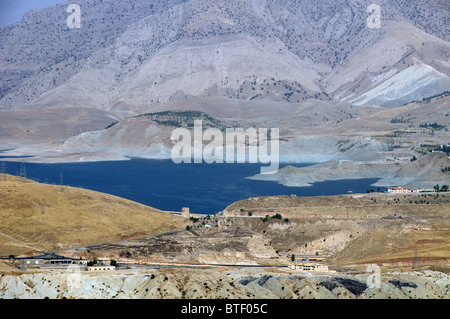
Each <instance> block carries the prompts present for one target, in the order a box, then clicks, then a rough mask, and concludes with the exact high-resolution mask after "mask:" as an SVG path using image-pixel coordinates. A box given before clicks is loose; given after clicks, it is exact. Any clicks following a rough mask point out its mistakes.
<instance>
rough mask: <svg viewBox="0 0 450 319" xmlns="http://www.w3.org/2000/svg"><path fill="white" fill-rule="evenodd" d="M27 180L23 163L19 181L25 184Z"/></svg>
mask: <svg viewBox="0 0 450 319" xmlns="http://www.w3.org/2000/svg"><path fill="white" fill-rule="evenodd" d="M25 178H27V172H26V170H25V163H24V162H22V164H21V165H20V173H19V181H20V182H24V181H25Z"/></svg>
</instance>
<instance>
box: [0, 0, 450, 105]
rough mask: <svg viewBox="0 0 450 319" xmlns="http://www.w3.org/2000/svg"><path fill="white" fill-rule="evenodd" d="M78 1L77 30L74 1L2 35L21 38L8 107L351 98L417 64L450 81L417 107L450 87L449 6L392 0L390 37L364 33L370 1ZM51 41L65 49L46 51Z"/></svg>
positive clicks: (7, 59)
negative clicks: (70, 18)
mask: <svg viewBox="0 0 450 319" xmlns="http://www.w3.org/2000/svg"><path fill="white" fill-rule="evenodd" d="M79 2H80V3H79V4H80V6H81V8H82V13H83V16H82V28H81V29H79V30H70V29H68V28H67V29H65V27H66V26H65V22H66V21H65V19H66V16H67V14H66V13H65V10H64V11H63V10H62V9H65V5H61V6H56V7H52V8H49V9H45V10H40V11H35V12H34V13H32V14H30V15H28V16H27V17H26V18H25V19H24V20H23V21H21V22H19V23H17V24H15V25H12V26H8V27H5V28H2V29H1V31H0V37H2V39H5V40H6V41H8V40H9V41H16V42H17V39H18V38H19V39H23V40H19V41H18V42H19V43H14V45H12V44H11V45H7V46H5V48H4V49H3V50H1V51H0V59H1V61H2V62H1V63H2V65H3V66H4V67H2V69H3V72H2V75H1V76H2V80H3V81H2V83H4V84H3V87H2V89H1V93H2V94H1V95H2V96H3V97H2V99H1V100H0V108H15V107H18V106H20V105H28V106H41V107H43V106H89V107H95V108H104V109H111V108H113V109H117V108H120V109H132V110H139V111H151V110H152V108H153V107H154V106H155V105H159V104H164V103H167V102H169V101H173V100H180V101H183V100H189V99H190V98H195V97H210V96H224V97H229V98H232V99H243V100H249V99H268V100H272V101H273V100H275V101H287V102H301V101H303V100H305V99H307V98H310V97H316V98H321V99H324V100H327V99H331V98H335V99H341V98H347V99H349V97H353V98H355V97H357V96H361V95H363V94H364V93H366V92H370V91H371V90H374V89H375V88H376V86H378V85H381V84H382V83H383V82H384V80H387V79H388V78H389V77H388V76H386V74H388V72H389V71H391V70H393V69H395V71H393V72H392V74H388V75H390V76H394V75H395V74H399V73H401V72H402V71H403V70H405V69H408V68H410V67H413V66H414V65H423V66H424V67H425V66H430V67H432V68H433V69H434V70H436V72H434V71H433V72H432V74H433V76H435V75H436V74H439V76H440V77H439V78H438V79H436V81H434V82H433V81H428V82H427V86H425V89H424V88H422V91H421V92H419V93H418V94H416V95H414V98H415V99H417V96H422V97H427V95H428V94H430V96H431V95H434V94H436V93H439V92H440V91H445V89H448V87H449V86H450V84H449V83H450V82H449V79H448V75H449V74H450V70H449V64H448V56H449V52H450V51H449V43H448V38H449V36H448V35H449V30H448V24H446V23H445V21H446V20H448V18H447V17H448V11H449V7H448V4H447V3H445V1H437V0H436V1H432V2H431V3H427V4H426V6H425V5H423V4H421V2H419V1H413V2H411V1H409V2H406V1H400V2H399V1H383V2H381V3H380V6H381V8H382V28H381V29H370V28H368V27H367V26H366V19H367V17H368V16H369V13H368V12H366V8H367V6H368V5H369V4H370V1H347V0H345V1H344V0H342V1H335V2H333V3H332V4H330V3H328V2H327V1H318V2H314V3H311V2H301V3H299V2H296V1H264V2H260V1H246V2H241V1H235V0H230V1H226V0H223V1H220V2H214V3H210V2H208V1H203V0H196V1H187V2H184V3H180V2H179V1H171V2H170V3H167V2H164V3H162V2H161V3H160V2H155V4H153V6H152V5H150V4H148V2H145V3H144V2H143V1H137V0H136V1H134V2H133V3H132V6H133V5H134V6H135V10H132V8H130V5H128V4H127V5H128V6H125V5H124V4H120V2H118V1H103V2H102V3H100V2H92V1H87V0H86V1H79ZM413 6H415V7H416V10H414V11H412V10H411V7H413ZM125 7H126V8H125ZM135 12H139V14H137V13H136V14H135V15H133V13H135ZM55 24H56V26H55ZM31 25H33V27H35V28H37V30H39V29H40V28H43V29H44V30H43V29H41V31H42V32H41V34H42V36H40V37H36V36H35V37H34V38H33V32H32V31H31V30H33V29H32V28H31ZM52 26H53V27H52ZM100 26H103V28H100ZM51 27H52V28H51ZM421 29H422V30H421ZM49 30H54V31H49ZM71 32H72V33H71ZM427 32H429V33H427ZM430 33H432V34H430ZM49 35H52V36H51V37H50V38H49V37H48V36H49ZM63 36H64V37H65V38H63V39H62V40H60V38H61V37H63ZM74 37H75V38H74ZM49 39H51V41H47V40H49ZM38 41H40V43H38ZM47 42H52V43H51V45H52V46H54V48H56V47H58V48H60V51H58V50H51V49H44V48H43V44H45V43H47ZM61 44H66V45H61ZM31 48H33V49H31ZM19 51H20V54H19ZM56 52H59V53H56ZM370 53H372V55H371V54H370ZM374 58H376V61H374ZM36 62H38V63H36ZM380 75H381V76H380ZM377 77H378V78H377ZM355 79H356V80H355ZM374 79H375V80H374ZM374 83H375V84H376V86H375V87H374V86H373V84H374ZM369 84H372V85H369ZM408 89H409V87H401V88H399V91H400V93H398V96H396V97H394V99H399V100H400V101H401V102H402V103H403V102H404V100H402V99H401V98H402V97H403V95H408V94H407V92H406V93H405V92H404V91H407V90H408ZM388 93H389V92H387V93H386V94H387V95H388ZM352 94H353V96H351V95H352ZM355 102H358V101H355ZM367 102H369V103H385V102H386V101H381V102H379V101H376V100H375V101H374V100H373V99H368V101H367ZM395 105H396V104H395V103H394V106H395Z"/></svg>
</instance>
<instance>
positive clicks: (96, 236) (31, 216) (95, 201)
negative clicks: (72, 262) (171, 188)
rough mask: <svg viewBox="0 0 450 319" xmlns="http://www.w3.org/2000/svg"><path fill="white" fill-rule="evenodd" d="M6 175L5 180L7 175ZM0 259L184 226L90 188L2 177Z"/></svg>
mask: <svg viewBox="0 0 450 319" xmlns="http://www.w3.org/2000/svg"><path fill="white" fill-rule="evenodd" d="M5 176H6V181H5V180H4V177H5ZM0 199H1V200H0V219H1V223H0V255H1V256H9V255H10V254H13V255H18V254H22V253H26V252H31V251H36V250H56V249H62V248H68V247H73V246H79V245H85V244H93V243H99V242H105V241H113V240H120V239H121V238H125V237H130V236H136V235H140V236H143V235H150V234H158V233H162V232H166V231H170V230H174V229H179V228H182V227H183V225H184V218H182V217H181V216H179V215H173V214H170V213H167V212H163V211H160V210H157V209H154V208H151V207H148V206H145V205H141V204H138V203H135V202H132V201H129V200H125V199H122V198H118V197H115V196H112V195H108V194H103V193H98V192H94V191H90V190H85V189H79V188H74V187H67V186H58V185H48V184H42V183H37V182H34V181H31V180H27V179H19V178H18V177H16V176H10V175H1V176H0Z"/></svg>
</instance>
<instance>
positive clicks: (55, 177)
mask: <svg viewBox="0 0 450 319" xmlns="http://www.w3.org/2000/svg"><path fill="white" fill-rule="evenodd" d="M0 161H1V158H0ZM5 164H6V172H7V173H8V174H13V175H19V173H20V168H21V165H22V163H20V162H5ZM286 165H293V166H297V167H304V166H307V165H310V164H287V163H285V164H281V165H280V168H281V167H283V166H286ZM24 167H25V171H26V177H27V178H30V179H32V180H35V181H38V182H45V183H50V184H60V183H61V181H62V184H64V185H68V186H75V187H81V188H86V189H91V190H95V191H99V192H104V193H108V194H112V195H116V196H120V197H123V198H127V199H130V200H133V201H136V202H139V203H142V204H145V205H149V206H152V207H155V208H158V209H162V210H171V211H181V208H182V207H189V208H190V211H191V212H193V213H204V214H212V213H217V212H219V211H221V210H223V209H224V208H225V207H227V206H228V205H230V204H232V203H233V202H235V201H238V200H241V199H245V198H248V197H255V196H271V195H291V194H296V195H298V196H317V195H338V194H346V193H347V192H348V191H353V192H354V193H365V192H366V191H367V189H375V190H377V189H376V188H374V187H372V186H370V185H371V184H373V183H374V182H376V179H358V180H340V181H328V182H320V183H316V184H314V185H313V186H311V187H286V186H283V185H280V184H278V183H276V182H267V181H254V180H248V179H245V178H246V177H249V176H252V175H255V174H258V173H259V172H260V167H261V165H260V164H249V163H245V164H237V163H233V164H217V163H213V164H206V163H203V164H184V163H182V164H175V163H173V162H172V161H171V160H145V159H133V160H130V161H113V162H86V163H67V164H35V163H25V164H24ZM381 190H382V191H385V190H386V189H385V188H382V189H381Z"/></svg>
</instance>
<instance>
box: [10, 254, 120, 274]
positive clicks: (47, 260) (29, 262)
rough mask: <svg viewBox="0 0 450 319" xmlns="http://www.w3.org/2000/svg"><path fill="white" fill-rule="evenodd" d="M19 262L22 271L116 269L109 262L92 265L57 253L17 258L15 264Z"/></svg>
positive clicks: (98, 262) (104, 261) (84, 260)
mask: <svg viewBox="0 0 450 319" xmlns="http://www.w3.org/2000/svg"><path fill="white" fill-rule="evenodd" d="M17 261H18V262H19V266H20V268H21V269H23V270H26V269H46V270H66V269H68V268H69V267H71V268H75V267H76V268H77V269H78V270H84V271H111V270H115V269H116V267H115V266H113V265H111V264H110V261H109V260H108V261H107V260H106V259H105V260H101V259H100V260H98V261H97V264H95V265H90V264H89V260H87V259H76V258H70V257H66V256H61V255H57V254H55V253H43V254H42V255H35V256H27V257H17V258H14V262H17Z"/></svg>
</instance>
